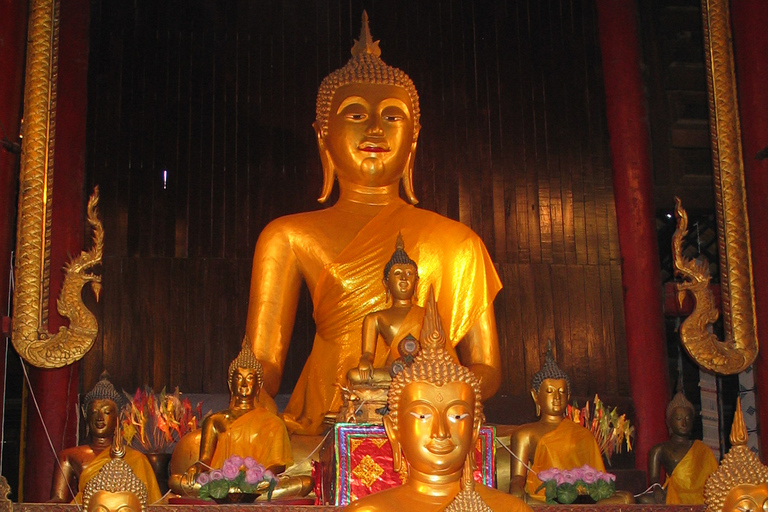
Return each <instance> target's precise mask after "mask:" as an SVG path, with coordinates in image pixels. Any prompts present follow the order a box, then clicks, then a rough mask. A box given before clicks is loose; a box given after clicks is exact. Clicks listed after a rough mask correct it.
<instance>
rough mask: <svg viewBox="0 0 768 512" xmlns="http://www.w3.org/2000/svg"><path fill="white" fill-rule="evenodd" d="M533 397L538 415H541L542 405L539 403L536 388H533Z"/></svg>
mask: <svg viewBox="0 0 768 512" xmlns="http://www.w3.org/2000/svg"><path fill="white" fill-rule="evenodd" d="M531 398H533V403H534V404H535V405H536V416H537V417H538V416H541V406H540V405H539V394H538V393H537V392H536V390H535V389H531Z"/></svg>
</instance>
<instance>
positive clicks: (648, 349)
mask: <svg viewBox="0 0 768 512" xmlns="http://www.w3.org/2000/svg"><path fill="white" fill-rule="evenodd" d="M597 12H598V27H599V30H600V51H601V54H602V58H603V80H604V83H605V96H606V110H607V117H608V133H609V136H610V141H611V166H612V168H613V190H614V194H615V200H616V219H617V222H618V227H619V245H620V248H621V259H622V265H621V274H622V284H623V287H624V316H625V323H626V329H627V357H628V359H629V380H630V388H631V395H632V401H633V402H634V407H635V414H636V418H637V423H636V427H637V438H636V440H635V447H634V448H635V466H636V467H637V468H638V469H643V470H645V469H646V467H647V457H648V450H649V449H650V448H651V447H652V446H653V445H654V444H656V443H658V442H661V441H663V440H664V439H666V436H667V427H666V422H665V409H666V404H667V401H668V399H669V384H668V381H669V377H668V372H667V356H666V342H665V338H664V328H663V310H662V304H661V295H662V294H661V273H660V264H659V252H658V247H657V242H656V227H655V212H654V206H653V186H652V168H651V155H650V131H649V127H648V117H647V112H646V106H645V98H644V96H643V83H642V79H641V76H640V50H639V44H640V42H639V39H638V30H637V28H638V27H637V25H638V20H637V13H636V5H635V1H634V0H598V1H597Z"/></svg>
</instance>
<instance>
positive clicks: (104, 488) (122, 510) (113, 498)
mask: <svg viewBox="0 0 768 512" xmlns="http://www.w3.org/2000/svg"><path fill="white" fill-rule="evenodd" d="M122 437H123V436H121V435H120V433H119V431H118V433H117V435H115V438H114V442H113V443H112V448H111V449H110V452H109V455H110V460H109V461H108V462H107V463H106V464H104V466H103V467H102V468H101V469H100V470H99V472H98V473H97V474H96V476H95V477H93V478H91V480H90V481H89V482H88V484H87V485H86V486H85V490H84V491H83V508H84V509H85V511H86V512H146V510H147V486H146V485H144V482H142V481H141V480H140V479H139V478H138V477H137V476H136V474H134V472H133V470H132V469H131V466H129V465H128V463H127V462H125V460H124V459H123V457H125V453H126V450H125V446H123V443H122Z"/></svg>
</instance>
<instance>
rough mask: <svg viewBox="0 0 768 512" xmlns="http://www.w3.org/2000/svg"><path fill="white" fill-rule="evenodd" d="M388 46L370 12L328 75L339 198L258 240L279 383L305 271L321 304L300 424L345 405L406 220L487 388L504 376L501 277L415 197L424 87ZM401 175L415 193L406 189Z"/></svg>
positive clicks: (258, 332)
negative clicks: (391, 56) (498, 318)
mask: <svg viewBox="0 0 768 512" xmlns="http://www.w3.org/2000/svg"><path fill="white" fill-rule="evenodd" d="M380 55H381V50H380V49H379V45H378V42H375V41H374V40H373V38H372V37H371V34H370V31H369V30H368V19H367V16H366V15H365V14H364V15H363V26H362V30H361V35H360V39H359V40H358V41H357V42H356V43H355V45H354V47H353V49H352V58H351V59H350V60H349V62H348V63H347V64H346V65H345V66H344V67H342V68H341V69H339V70H336V71H334V72H333V73H331V74H330V75H329V76H328V77H326V78H325V79H324V80H323V82H322V84H321V85H320V90H319V92H318V96H317V118H316V121H315V123H314V129H315V134H316V137H317V144H318V149H319V153H320V159H321V161H322V165H323V177H324V184H323V190H322V194H321V197H320V201H321V202H325V201H326V200H327V199H328V198H329V197H330V195H331V191H332V189H333V185H334V180H336V181H338V184H339V199H338V201H337V202H336V203H335V204H334V205H333V206H331V207H329V208H326V209H323V210H319V211H312V212H306V213H300V214H295V215H289V216H285V217H281V218H278V219H276V220H274V221H272V222H271V223H270V224H269V225H267V227H265V228H264V230H263V231H262V233H261V235H260V236H259V240H258V242H257V243H256V249H255V252H254V258H253V267H252V275H251V290H250V300H249V306H248V308H249V309H248V318H247V322H246V334H247V335H248V337H249V339H251V341H252V347H253V352H254V354H255V355H256V357H257V358H258V359H259V361H261V362H262V364H263V366H264V387H265V389H266V391H267V392H268V393H269V394H270V395H273V396H274V394H275V393H277V391H278V388H279V385H280V379H281V376H282V371H283V366H284V363H285V358H286V355H287V353H288V351H289V349H290V347H289V343H290V340H291V331H292V329H293V322H294V317H295V314H296V307H297V304H298V298H299V291H300V288H301V282H302V281H304V282H306V284H307V287H308V289H309V293H310V295H311V296H312V301H313V305H314V319H315V324H316V327H317V329H316V336H315V340H314V344H313V348H312V352H311V354H310V356H309V358H308V359H307V362H306V364H305V366H304V370H303V371H302V373H301V376H300V377H299V381H298V383H297V384H296V386H295V387H294V391H293V394H292V396H291V399H290V401H289V403H288V406H287V407H286V409H285V412H284V415H283V418H284V420H285V422H286V425H287V426H288V429H289V431H290V432H292V433H298V434H309V435H317V434H320V433H321V431H322V430H323V418H324V417H325V415H326V413H328V412H333V413H335V412H337V411H339V409H340V407H341V405H342V400H341V390H340V388H339V387H337V386H335V384H340V385H342V386H343V385H344V384H345V382H346V380H347V372H348V371H349V370H350V369H352V368H356V367H357V366H358V365H359V358H360V352H359V350H360V344H359V342H358V340H359V336H360V328H361V325H362V323H363V319H364V318H365V317H366V315H368V314H369V313H372V312H374V311H375V309H376V305H377V304H381V303H382V302H383V300H384V295H385V290H384V289H380V288H379V287H371V286H370V283H373V282H377V281H378V280H379V279H381V278H380V275H381V274H380V272H381V268H382V267H383V266H384V264H385V263H386V262H387V260H388V259H389V256H390V254H391V240H392V239H393V238H394V237H395V236H396V235H397V233H398V232H400V233H402V235H403V238H404V239H406V240H409V252H410V254H411V257H413V258H414V259H415V260H416V261H419V262H420V263H419V276H420V279H421V280H422V281H424V282H428V283H431V284H433V285H434V287H435V293H436V294H437V299H438V304H439V307H440V313H441V315H442V317H443V319H444V321H445V323H446V331H447V332H448V334H449V336H450V338H451V339H452V340H455V341H456V342H457V343H458V353H459V355H460V357H461V360H462V361H463V362H464V364H466V365H467V366H468V367H469V368H470V369H472V371H473V372H474V373H475V374H476V375H477V376H478V377H479V378H480V382H481V390H482V395H483V397H484V398H487V397H490V396H491V395H493V394H494V393H495V392H496V389H497V388H498V386H499V383H500V378H501V377H500V376H501V371H500V368H501V361H500V357H499V347H498V338H497V334H496V325H495V318H494V313H493V299H494V297H495V295H496V293H497V292H498V291H499V289H500V288H501V283H500V281H499V279H498V276H497V275H496V272H495V270H494V267H493V262H492V261H491V259H490V256H489V255H488V252H487V250H486V249H485V246H484V245H483V243H482V241H481V240H480V239H479V237H478V236H477V235H476V234H475V233H473V232H472V231H471V230H470V229H469V228H467V227H466V226H464V225H463V224H461V223H459V222H455V221H453V220H450V219H447V218H445V217H442V216H440V215H437V214H435V213H433V212H429V211H424V210H421V209H418V208H415V207H414V206H413V205H412V204H415V203H416V202H417V201H416V197H415V194H414V190H413V180H412V173H413V167H414V161H415V153H416V145H417V141H418V136H419V131H420V129H421V125H420V112H419V98H418V94H417V92H416V88H415V87H414V85H413V82H412V81H411V79H410V78H409V77H408V75H406V74H405V73H404V72H403V71H401V70H399V69H396V68H393V67H391V66H388V65H387V64H385V63H384V62H383V61H382V60H381V57H380ZM400 182H402V184H403V189H404V192H405V196H406V197H407V198H408V200H409V201H410V203H412V204H407V203H406V202H405V201H403V200H402V199H401V198H400V193H399V187H400ZM470 276H471V277H470ZM364 366H365V365H364ZM366 371H367V370H365V368H364V373H365V372H366Z"/></svg>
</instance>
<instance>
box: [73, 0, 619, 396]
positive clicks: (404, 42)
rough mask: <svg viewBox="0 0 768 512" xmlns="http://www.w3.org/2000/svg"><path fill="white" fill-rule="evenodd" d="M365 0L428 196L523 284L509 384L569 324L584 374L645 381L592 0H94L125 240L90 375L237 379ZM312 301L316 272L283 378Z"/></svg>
mask: <svg viewBox="0 0 768 512" xmlns="http://www.w3.org/2000/svg"><path fill="white" fill-rule="evenodd" d="M363 8H365V9H367V11H368V14H369V16H370V19H371V31H372V33H373V36H374V39H380V40H381V43H380V44H381V48H382V58H383V59H384V61H385V62H387V63H388V64H390V65H392V66H395V67H399V68H402V69H403V70H405V71H406V72H407V73H408V74H409V75H410V76H411V78H412V79H413V81H414V82H415V84H416V87H417V89H418V91H419V95H420V100H421V109H422V125H423V127H422V131H421V135H420V137H419V148H418V152H417V159H416V171H415V178H414V180H415V188H416V194H417V197H418V198H419V199H420V201H421V203H420V206H421V207H423V208H426V209H430V210H434V211H437V212H439V213H441V214H442V215H445V216H448V217H451V218H453V219H456V220H459V221H461V222H463V223H465V224H467V225H468V226H470V227H471V228H472V229H474V230H475V231H476V232H477V233H478V234H479V235H480V236H481V237H482V238H483V240H484V241H485V244H486V245H487V247H488V250H489V252H490V254H491V257H492V258H493V260H494V262H495V264H496V267H497V269H498V271H499V274H500V277H501V279H502V282H503V283H504V289H503V290H502V291H501V293H500V294H499V296H498V297H497V299H496V303H495V305H496V316H497V323H498V329H499V340H500V345H501V353H502V363H503V381H502V386H501V389H500V392H501V393H505V394H518V393H523V392H525V391H526V389H527V388H528V386H529V383H530V378H531V376H532V375H533V373H535V372H536V371H537V370H538V369H539V368H540V365H541V363H542V362H543V354H544V352H545V350H546V344H547V340H548V339H551V340H553V343H554V344H555V347H556V353H557V359H558V362H559V363H560V365H561V366H562V367H563V368H564V369H565V370H566V371H567V372H568V373H569V374H570V375H571V379H572V382H573V387H574V390H573V391H574V394H578V395H591V394H594V393H595V392H600V393H601V395H602V394H606V395H620V396H628V395H629V386H628V372H627V358H626V344H625V337H624V320H623V309H622V287H621V270H620V256H619V247H618V237H617V228H616V219H615V211H614V203H613V192H612V183H611V172H610V160H609V153H608V140H607V133H606V127H605V119H604V118H605V112H604V110H605V106H604V91H603V88H602V87H603V85H602V76H601V62H600V48H599V44H598V36H597V20H596V14H595V12H594V6H593V3H592V2H591V1H590V0H560V1H554V0H550V1H540V0H528V1H510V2H506V3H505V2H482V1H478V2H468V1H453V2H434V3H433V2H407V1H400V2H392V1H388V2H358V1H350V2H321V1H317V2H300V3H299V2H297V3H291V2H251V1H238V2H234V1H233V2H213V1H202V0H195V1H190V2H180V1H168V2H162V3H156V2H150V1H147V0H137V1H136V2H132V3H124V2H121V3H118V4H113V3H111V2H106V1H100V0H96V1H94V2H93V9H92V13H91V14H92V16H91V18H92V26H91V54H90V63H89V73H90V79H89V91H88V94H89V96H88V98H89V114H88V153H87V176H88V178H87V181H88V183H90V184H91V186H92V185H95V184H98V185H100V187H101V197H102V200H101V211H102V216H103V218H104V225H105V230H106V241H105V256H104V289H103V292H102V298H101V303H100V304H99V305H98V306H97V308H98V315H99V317H100V325H101V327H102V331H101V332H100V334H99V338H98V340H97V342H96V344H95V347H94V348H93V350H92V351H91V352H90V353H88V354H87V356H86V358H85V361H84V364H83V365H82V369H83V370H82V378H83V389H90V387H91V386H93V384H94V383H95V382H96V380H97V379H98V375H99V373H100V372H101V370H102V369H103V368H106V369H107V370H108V371H109V372H110V374H111V375H112V378H113V381H114V382H115V383H116V385H118V386H119V387H123V388H125V389H126V390H129V391H130V390H133V389H135V388H136V387H138V386H140V385H142V384H144V383H148V384H150V385H152V386H153V387H154V388H155V389H156V390H159V389H160V388H162V387H163V386H166V387H170V388H172V387H174V386H179V387H180V388H181V389H182V391H184V392H207V393H213V392H226V368H227V365H228V363H229V361H230V360H231V359H232V358H233V357H234V356H235V355H236V353H237V351H238V349H239V346H240V342H241V339H242V336H243V333H244V329H245V315H246V311H247V301H248V290H249V282H250V267H251V258H252V253H253V248H254V245H255V243H256V239H257V237H258V234H259V232H260V231H261V229H262V228H263V227H264V226H265V225H266V224H267V223H268V222H269V221H270V220H272V219H274V218H276V217H278V216H280V215H285V214H289V213H294V212H299V211H305V210H308V209H316V208H320V207H321V205H319V204H318V203H317V202H316V198H317V196H318V195H319V192H320V186H321V169H320V161H319V158H318V155H317V148H316V145H315V141H314V133H313V131H312V128H311V124H312V122H313V120H314V113H315V95H316V92H317V87H318V86H319V84H320V81H321V80H322V78H323V77H324V76H325V75H327V74H328V73H329V72H330V71H332V70H333V69H336V68H338V67H340V66H342V65H343V64H344V63H345V62H346V61H347V60H348V58H349V49H350V48H351V46H352V44H353V40H354V39H355V38H357V36H358V33H359V29H360V21H359V20H360V15H361V12H362V9H363ZM332 201H333V198H332ZM377 284H378V283H372V285H373V286H376V285H377ZM311 307H312V306H311V301H310V300H309V296H308V293H306V290H305V291H304V292H303V294H302V298H301V301H300V305H299V309H298V313H297V321H296V326H295V328H294V335H293V340H292V343H291V352H290V354H289V358H288V361H287V362H286V368H285V374H284V377H283V382H282V386H281V392H290V390H291V389H292V387H293V384H294V382H295V381H296V379H297V378H298V375H299V372H300V371H301V367H302V366H303V363H304V360H305V358H306V356H307V355H308V353H309V350H310V345H311V342H312V337H313V333H314V324H313V322H312V312H311Z"/></svg>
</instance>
